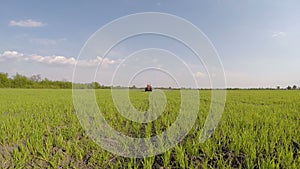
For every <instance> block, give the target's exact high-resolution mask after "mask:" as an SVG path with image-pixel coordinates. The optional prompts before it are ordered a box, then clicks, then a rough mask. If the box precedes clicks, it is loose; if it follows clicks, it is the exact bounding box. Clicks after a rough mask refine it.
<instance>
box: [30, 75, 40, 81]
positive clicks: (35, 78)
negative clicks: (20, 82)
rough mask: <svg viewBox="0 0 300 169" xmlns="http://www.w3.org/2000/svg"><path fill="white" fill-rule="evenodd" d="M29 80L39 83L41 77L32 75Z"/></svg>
mask: <svg viewBox="0 0 300 169" xmlns="http://www.w3.org/2000/svg"><path fill="white" fill-rule="evenodd" d="M30 80H32V81H33V82H40V81H41V80H42V78H41V75H40V74H37V75H32V76H31V77H30Z"/></svg>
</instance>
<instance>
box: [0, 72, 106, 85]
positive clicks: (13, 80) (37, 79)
mask: <svg viewBox="0 0 300 169" xmlns="http://www.w3.org/2000/svg"><path fill="white" fill-rule="evenodd" d="M73 85H74V87H75V88H79V89H87V88H89V89H101V88H107V87H105V86H101V85H100V84H99V83H98V82H92V83H76V84H73ZM0 88H28V89H30V88H32V89H42V88H45V89H72V82H68V81H66V80H63V81H58V80H49V79H47V78H44V79H42V77H41V75H39V74H38V75H33V76H31V77H27V76H24V75H21V74H19V73H16V74H15V75H14V76H12V77H9V76H8V73H2V72H0Z"/></svg>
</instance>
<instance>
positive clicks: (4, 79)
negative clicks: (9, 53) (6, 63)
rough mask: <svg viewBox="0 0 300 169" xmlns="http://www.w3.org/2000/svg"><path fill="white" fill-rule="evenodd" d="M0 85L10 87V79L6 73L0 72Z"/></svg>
mask: <svg viewBox="0 0 300 169" xmlns="http://www.w3.org/2000/svg"><path fill="white" fill-rule="evenodd" d="M0 87H10V79H9V78H8V74H7V73H0Z"/></svg>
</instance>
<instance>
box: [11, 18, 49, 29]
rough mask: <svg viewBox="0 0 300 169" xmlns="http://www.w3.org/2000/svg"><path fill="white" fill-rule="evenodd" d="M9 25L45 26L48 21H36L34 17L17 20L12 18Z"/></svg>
mask: <svg viewBox="0 0 300 169" xmlns="http://www.w3.org/2000/svg"><path fill="white" fill-rule="evenodd" d="M8 25H9V26H19V27H43V26H46V25H47V24H46V23H43V22H40V21H35V20H32V19H27V20H20V21H15V20H11V21H10V22H9V24H8Z"/></svg>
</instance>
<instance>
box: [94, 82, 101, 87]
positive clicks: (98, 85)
mask: <svg viewBox="0 0 300 169" xmlns="http://www.w3.org/2000/svg"><path fill="white" fill-rule="evenodd" d="M92 86H93V88H94V89H100V88H101V85H100V84H99V83H98V82H93V83H92Z"/></svg>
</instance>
